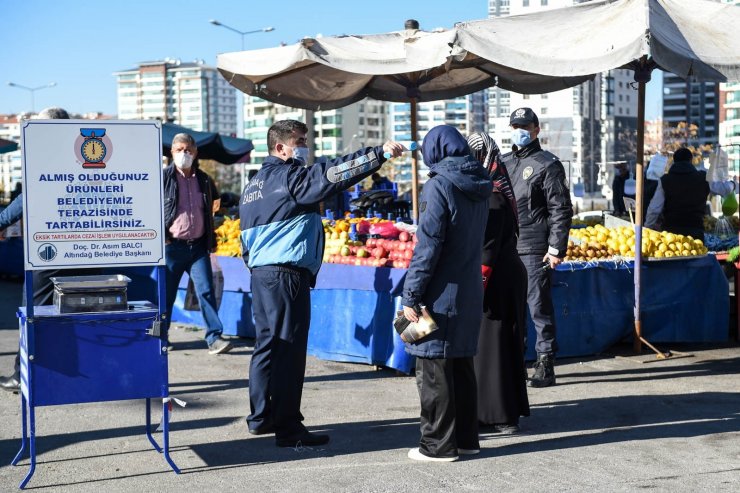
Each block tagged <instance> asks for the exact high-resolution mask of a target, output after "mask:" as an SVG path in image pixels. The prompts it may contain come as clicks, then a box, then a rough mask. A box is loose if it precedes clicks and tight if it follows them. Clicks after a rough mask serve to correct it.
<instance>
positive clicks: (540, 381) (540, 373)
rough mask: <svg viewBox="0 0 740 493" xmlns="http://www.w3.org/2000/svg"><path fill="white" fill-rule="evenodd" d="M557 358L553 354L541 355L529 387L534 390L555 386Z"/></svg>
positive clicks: (538, 357) (538, 356)
mask: <svg viewBox="0 0 740 493" xmlns="http://www.w3.org/2000/svg"><path fill="white" fill-rule="evenodd" d="M554 365H555V357H554V356H553V355H552V354H551V353H540V354H538V355H537V362H536V363H535V364H534V375H532V378H531V379H530V380H529V386H530V387H534V388H541V387H550V386H552V385H555V368H554Z"/></svg>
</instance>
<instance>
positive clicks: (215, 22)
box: [208, 19, 275, 50]
mask: <svg viewBox="0 0 740 493" xmlns="http://www.w3.org/2000/svg"><path fill="white" fill-rule="evenodd" d="M208 22H210V23H211V24H213V25H214V26H221V27H223V28H225V29H228V30H229V31H233V32H235V33H237V34H239V35H241V37H242V50H244V36H246V35H247V34H254V33H269V32H270V31H274V30H275V28H274V27H270V26H268V27H263V28H262V29H255V30H253V31H240V30H238V29H234V28H233V27H231V26H227V25H226V24H223V23H221V22H219V21H217V20H216V19H211V20H210V21H208Z"/></svg>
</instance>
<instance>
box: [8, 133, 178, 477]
mask: <svg viewBox="0 0 740 493" xmlns="http://www.w3.org/2000/svg"><path fill="white" fill-rule="evenodd" d="M21 139H22V142H23V145H22V148H23V156H22V157H23V180H24V182H23V190H24V202H23V217H24V219H25V221H24V257H25V288H24V289H25V294H26V300H27V301H26V306H25V307H21V308H20V309H19V311H18V314H17V315H18V319H19V325H20V366H21V368H20V373H21V392H20V397H21V399H20V401H21V402H20V404H21V447H20V450H19V451H18V453H17V454H16V456H15V457H14V458H13V461H12V462H11V464H12V465H17V464H18V463H19V461H20V460H21V458H23V457H24V456H25V454H26V449H27V448H28V454H29V458H30V467H29V470H28V472H27V474H26V476H25V477H24V478H23V480H22V481H21V483H20V485H19V487H20V488H21V489H23V488H25V486H26V485H27V484H28V482H29V481H30V480H31V477H33V474H34V472H35V470H36V408H37V407H41V406H59V405H65V404H83V403H88V402H107V401H118V400H131V399H144V400H145V401H146V409H145V419H146V436H147V439H148V440H149V442H150V443H151V444H152V446H153V447H154V449H155V450H157V451H158V452H160V453H162V454H163V455H164V458H165V460H166V461H167V463H168V464H169V466H170V467H171V468H172V469H173V470H174V471H175V472H176V473H179V472H180V470H179V469H178V468H177V466H176V465H175V463H174V462H173V460H172V458H171V457H170V453H169V443H170V442H169V412H168V410H169V406H170V398H169V377H168V372H167V340H168V339H167V333H166V330H164V329H163V328H162V327H163V325H164V324H163V323H162V321H163V320H165V318H166V317H167V316H168V314H167V313H165V310H166V307H165V305H166V302H165V300H166V291H165V259H164V239H163V231H164V216H163V211H162V209H161V204H162V203H163V200H164V199H163V186H162V173H161V163H162V130H161V124H160V123H159V122H153V121H134V120H127V121H115V120H106V121H105V122H103V123H94V122H90V121H88V120H66V119H58V120H48V121H47V120H26V121H23V122H22V125H21ZM29 197H32V198H33V200H32V201H30V200H29ZM130 266H157V271H156V272H157V293H156V303H157V305H156V306H155V305H154V304H152V303H150V302H148V301H128V296H127V291H126V290H127V283H128V282H129V281H130V280H129V279H128V278H126V277H125V276H120V275H111V276H106V275H102V276H71V277H69V276H67V277H63V278H60V279H55V280H54V286H55V287H54V289H55V291H54V305H45V306H33V299H34V285H33V284H34V282H33V275H32V274H33V271H34V270H50V269H54V270H56V269H61V270H62V271H64V270H67V269H75V268H77V269H85V268H88V267H97V268H105V269H108V271H111V270H112V269H115V268H124V267H130ZM115 274H119V273H115ZM152 399H160V400H161V402H162V431H163V433H162V446H160V445H159V443H157V440H155V439H154V436H153V435H152V423H151V401H152Z"/></svg>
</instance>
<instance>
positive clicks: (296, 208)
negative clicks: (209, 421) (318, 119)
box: [239, 120, 403, 447]
mask: <svg viewBox="0 0 740 493" xmlns="http://www.w3.org/2000/svg"><path fill="white" fill-rule="evenodd" d="M307 132H308V128H307V127H306V125H305V124H303V123H302V122H299V121H296V120H283V121H279V122H277V123H275V124H274V125H273V126H272V127H270V129H269V130H268V132H267V147H268V151H269V153H270V155H269V156H268V157H267V158H266V159H265V161H264V163H263V164H262V168H261V169H260V170H259V172H258V173H257V174H256V175H255V176H254V178H252V180H251V181H250V182H249V184H248V185H247V186H246V187H245V188H244V192H243V193H242V197H241V205H240V208H239V215H240V218H241V242H242V252H243V256H244V262H245V263H246V264H247V267H248V268H249V269H250V271H251V273H252V311H253V314H254V320H255V329H256V341H255V344H254V351H253V352H252V362H251V365H250V368H249V401H250V410H251V414H250V415H249V416H248V417H247V424H248V425H249V432H250V433H252V434H253V435H262V434H266V433H273V432H274V433H275V438H276V441H277V446H278V447H295V446H298V445H323V444H325V443H328V442H329V436H328V435H319V434H315V433H310V432H309V431H308V430H307V429H306V428H305V426H303V424H302V423H301V422H302V421H303V415H301V411H300V408H301V393H302V391H303V376H304V373H305V369H306V347H307V344H308V329H309V323H310V320H311V300H310V288H311V287H312V286H313V285H314V283H315V280H316V275H317V274H318V272H319V268H320V267H321V259H322V257H323V253H324V230H323V226H322V223H321V217H320V214H319V203H320V202H321V201H323V200H325V199H327V198H329V197H331V196H332V195H334V194H336V193H338V192H341V191H342V190H346V189H347V188H349V187H351V186H352V185H354V184H355V183H358V182H360V181H361V180H363V179H364V178H366V177H368V176H370V175H371V174H372V173H374V172H376V171H377V170H378V169H380V166H381V164H382V163H383V162H384V161H385V157H384V154H385V153H388V154H390V155H391V156H393V157H396V156H400V155H401V153H402V152H403V146H401V145H400V144H398V143H395V142H390V141H389V142H386V143H385V145H383V146H382V147H368V148H365V149H362V150H360V151H358V152H356V153H354V154H351V155H348V156H344V157H341V158H337V159H332V160H327V159H326V158H321V159H319V160H318V161H316V162H315V163H314V164H313V165H312V166H307V159H308V147H307V144H308V140H307V137H306V134H307Z"/></svg>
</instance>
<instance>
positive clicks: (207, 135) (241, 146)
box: [162, 123, 254, 164]
mask: <svg viewBox="0 0 740 493" xmlns="http://www.w3.org/2000/svg"><path fill="white" fill-rule="evenodd" d="M179 133H187V134H190V135H192V136H193V138H194V139H195V145H196V146H197V147H198V157H199V158H201V159H213V160H214V161H218V162H219V163H222V164H233V163H245V162H249V153H250V152H251V151H252V149H254V145H252V141H251V140H249V139H239V138H236V137H230V136H226V135H220V134H218V133H216V132H201V131H198V130H191V129H189V128H187V127H182V126H180V125H175V124H174V123H165V124H163V125H162V148H163V152H164V154H165V155H166V156H170V149H171V148H172V138H173V137H174V136H175V135H177V134H179Z"/></svg>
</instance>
